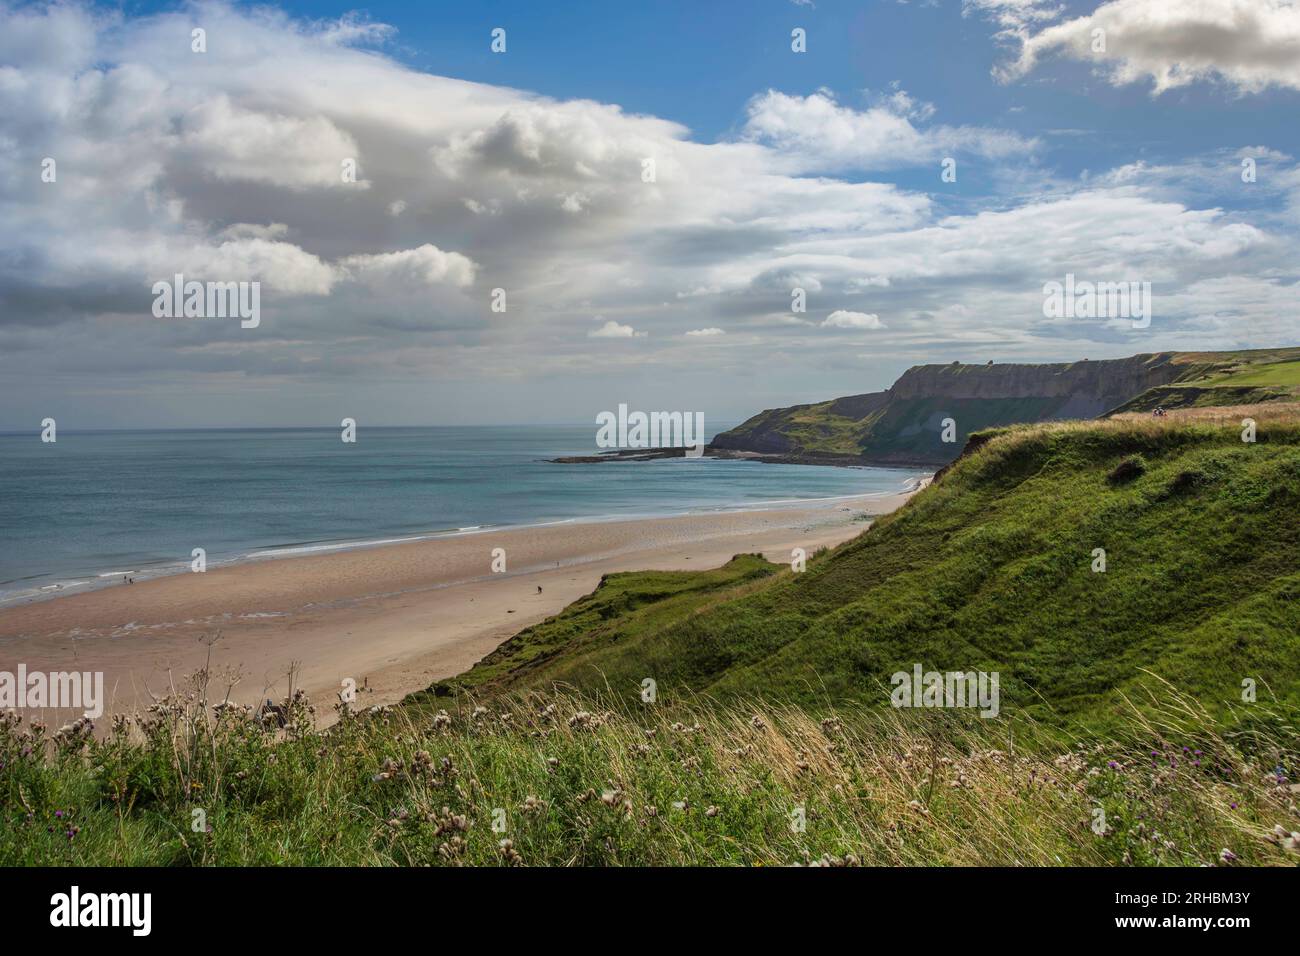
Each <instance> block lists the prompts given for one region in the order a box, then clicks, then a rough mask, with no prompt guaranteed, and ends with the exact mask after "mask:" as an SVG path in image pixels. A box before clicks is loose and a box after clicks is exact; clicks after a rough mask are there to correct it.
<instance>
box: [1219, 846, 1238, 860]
mask: <svg viewBox="0 0 1300 956" xmlns="http://www.w3.org/2000/svg"><path fill="white" fill-rule="evenodd" d="M1219 859H1220V860H1222V861H1223V862H1224V863H1231V862H1232V861H1233V860H1235V859H1237V854H1235V853H1233V852H1232V851H1231V850H1229V849H1228V848H1227V847H1224V848H1223V849H1222V850H1220V851H1219Z"/></svg>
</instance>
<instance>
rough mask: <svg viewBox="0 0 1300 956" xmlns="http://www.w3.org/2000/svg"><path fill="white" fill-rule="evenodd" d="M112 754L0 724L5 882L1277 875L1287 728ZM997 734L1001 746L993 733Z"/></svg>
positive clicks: (349, 736)
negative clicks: (1147, 871)
mask: <svg viewBox="0 0 1300 956" xmlns="http://www.w3.org/2000/svg"><path fill="white" fill-rule="evenodd" d="M203 686H204V682H203V680H202V679H201V678H200V679H199V680H198V681H196V683H195V685H194V687H193V688H192V689H191V690H190V691H189V692H187V693H185V694H183V695H179V696H177V697H173V698H170V699H168V700H167V701H164V702H162V703H161V704H160V705H159V707H156V708H155V709H154V711H153V712H152V713H151V714H149V715H147V716H145V717H144V718H143V719H141V720H138V721H119V722H117V724H116V726H115V727H114V730H113V732H112V733H111V734H110V735H109V736H108V737H107V738H105V739H102V740H96V739H94V737H93V736H92V735H89V734H85V733H73V734H64V735H62V736H61V737H60V738H59V739H58V740H57V741H54V740H51V738H50V736H49V734H48V733H47V732H46V731H45V730H44V729H43V728H39V727H32V726H25V725H23V724H21V723H19V722H17V721H15V720H14V719H12V718H8V717H6V718H3V719H0V764H2V765H3V768H4V769H3V774H0V816H2V817H3V825H0V865H5V866H15V865H68V866H96V865H152V866H184V865H255V866H279V865H286V864H292V865H309V866H315V865H353V866H355V865H362V866H424V865H432V866H457V865H479V866H503V865H551V866H572V865H579V866H604V865H642V866H653V865H672V866H692V865H745V866H782V865H789V864H800V865H803V864H815V865H832V866H833V865H854V864H876V865H911V866H932V865H942V864H949V865H972V864H980V865H1088V866H1097V865H1142V866H1147V865H1187V866H1195V865H1202V864H1212V865H1221V864H1222V863H1223V862H1224V857H1223V851H1224V850H1228V851H1230V852H1231V854H1233V855H1234V856H1235V859H1232V858H1231V857H1230V858H1229V860H1231V862H1233V863H1234V864H1235V865H1294V864H1295V862H1296V861H1297V860H1300V856H1298V855H1297V852H1296V849H1295V847H1296V845H1297V838H1300V834H1296V835H1295V836H1294V837H1293V836H1292V835H1291V834H1292V832H1293V831H1296V830H1297V829H1300V814H1298V813H1297V811H1296V807H1295V804H1294V797H1293V795H1292V794H1291V793H1290V792H1289V791H1288V789H1287V787H1286V780H1285V779H1284V778H1279V776H1278V774H1277V773H1276V772H1274V769H1273V768H1275V767H1277V766H1279V765H1285V766H1294V764H1295V761H1296V759H1297V753H1296V750H1295V747H1294V743H1295V734H1294V729H1293V728H1292V727H1290V726H1289V725H1287V724H1285V723H1284V722H1279V721H1277V720H1272V719H1271V720H1270V721H1269V722H1268V723H1267V725H1266V726H1265V725H1261V726H1260V727H1259V728H1257V729H1256V730H1255V731H1254V732H1252V733H1250V734H1245V735H1232V736H1221V735H1217V734H1214V733H1212V732H1207V731H1206V730H1205V729H1204V726H1203V724H1204V720H1203V718H1202V717H1201V716H1200V715H1198V714H1197V713H1196V711H1195V709H1194V706H1192V705H1190V704H1189V703H1188V702H1185V701H1179V700H1173V701H1171V702H1170V703H1171V706H1170V707H1169V708H1168V709H1169V713H1168V715H1167V719H1158V720H1156V721H1155V722H1148V721H1144V720H1137V719H1135V720H1133V721H1132V722H1131V723H1130V724H1129V725H1128V728H1127V729H1128V733H1126V735H1125V736H1123V737H1120V738H1116V739H1108V740H1097V739H1092V738H1085V739H1080V740H1079V741H1077V742H1076V743H1074V744H1071V745H1069V746H1061V747H1054V746H1052V745H1051V744H1044V743H1043V742H1042V741H1040V740H1038V739H1037V738H1036V736H1035V734H1034V733H1033V728H1032V727H1023V728H1021V729H1020V730H1019V731H1018V732H1016V733H1011V732H1010V731H1009V730H1008V728H1006V727H1004V726H997V727H992V726H990V722H988V721H981V720H980V719H979V718H978V717H975V716H973V715H971V714H969V713H966V714H962V713H954V712H951V711H950V712H934V711H906V712H903V711H890V712H887V713H885V714H880V713H877V712H873V711H869V710H864V709H861V708H850V709H847V710H845V711H842V712H838V713H830V714H826V715H825V716H824V717H823V719H820V720H819V719H817V718H814V717H812V716H810V715H809V714H808V713H807V712H806V711H804V710H802V709H799V708H791V707H758V706H737V707H720V706H714V705H706V704H703V703H695V704H691V705H676V706H671V705H666V704H656V705H648V704H638V705H635V706H633V707H629V706H627V705H626V703H625V702H614V703H612V704H608V703H607V702H605V701H601V700H591V699H586V700H584V699H577V698H573V697H571V696H568V695H557V696H547V697H542V698H536V697H514V698H506V699H500V700H498V701H497V702H496V703H494V704H493V706H492V707H490V708H482V707H475V706H473V705H472V703H471V702H469V701H468V700H464V701H462V702H461V704H462V706H459V707H457V706H452V707H450V709H449V712H444V713H434V714H425V715H422V716H420V717H419V718H416V717H415V716H413V714H412V712H411V711H409V710H393V711H383V712H376V713H370V712H368V713H365V714H361V715H349V714H346V713H345V714H344V715H343V717H342V719H341V720H340V722H339V723H338V724H336V725H335V726H334V727H332V728H331V729H330V730H329V731H328V732H320V731H316V730H312V729H310V726H311V717H310V714H309V713H307V708H308V706H309V705H308V704H307V702H306V701H305V700H304V699H302V698H298V699H296V700H295V701H293V702H292V703H289V702H286V703H289V711H290V713H291V715H292V718H293V719H292V721H291V723H290V726H289V727H288V728H287V729H286V730H284V731H280V730H276V729H274V727H270V726H266V725H263V724H260V723H259V722H257V721H256V720H255V719H253V718H252V717H251V716H250V715H249V714H248V713H247V712H246V711H236V712H228V713H226V714H225V715H224V716H222V717H221V718H220V719H217V718H214V717H213V716H212V711H211V708H210V707H208V706H206V705H207V704H208V703H210V701H207V700H206V699H205V694H204V692H203ZM993 723H996V722H993Z"/></svg>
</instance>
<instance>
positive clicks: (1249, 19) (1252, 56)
mask: <svg viewBox="0 0 1300 956" xmlns="http://www.w3.org/2000/svg"><path fill="white" fill-rule="evenodd" d="M966 6H967V8H968V9H971V8H975V9H978V10H980V11H982V12H985V13H992V14H993V15H995V17H996V18H997V20H998V22H999V23H1002V24H1003V25H1004V26H1005V25H1008V24H1009V23H1010V24H1013V26H1014V28H1015V29H1014V30H1013V33H1014V34H1015V36H1016V38H1017V39H1018V40H1019V41H1020V44H1021V46H1020V55H1019V57H1018V58H1017V59H1016V60H1015V61H1014V62H1012V63H1010V64H1008V65H1006V66H1005V67H1003V68H1002V69H1001V70H1000V75H1001V76H1002V77H1003V78H1004V79H1015V78H1018V77H1021V76H1024V75H1025V74H1027V73H1029V72H1030V71H1032V70H1033V69H1034V68H1035V67H1036V66H1037V65H1038V64H1039V63H1040V62H1041V61H1043V60H1044V59H1046V58H1048V57H1050V56H1052V55H1060V56H1064V57H1067V58H1070V59H1074V60H1081V61H1084V62H1088V63H1093V64H1095V65H1096V67H1097V69H1098V70H1099V72H1101V73H1102V74H1103V75H1104V76H1105V77H1106V78H1107V79H1108V80H1109V82H1111V83H1112V84H1114V85H1117V86H1118V85H1124V84H1130V83H1139V82H1149V83H1150V84H1151V88H1152V92H1153V94H1156V95H1158V94H1160V93H1164V92H1166V91H1168V90H1172V89H1177V88H1179V87H1183V86H1187V85H1188V84H1190V83H1195V82H1198V81H1214V82H1219V83H1222V84H1224V85H1225V86H1227V87H1228V88H1229V89H1231V90H1233V91H1234V92H1236V93H1241V94H1245V93H1258V92H1261V91H1262V90H1265V89H1267V88H1269V87H1283V88H1287V89H1300V7H1297V6H1296V5H1295V4H1293V3H1292V2H1290V0H1112V2H1110V3H1104V4H1102V5H1101V6H1099V7H1097V9H1096V10H1094V11H1093V12H1092V13H1090V14H1087V15H1085V16H1081V17H1075V18H1072V19H1069V20H1065V21H1063V22H1060V23H1055V24H1052V25H1050V26H1042V27H1041V28H1040V29H1038V30H1037V31H1036V32H1035V30H1034V26H1035V25H1037V24H1038V22H1039V21H1041V20H1050V19H1055V18H1056V17H1057V16H1058V15H1059V14H1060V8H1058V7H1054V6H1050V5H1047V4H1043V3H1035V2H1032V0H1023V2H1017V0H966ZM1099 31H1100V32H1099ZM1100 37H1104V48H1102V44H1101V43H1099V42H1098V41H1099V38H1100Z"/></svg>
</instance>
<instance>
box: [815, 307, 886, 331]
mask: <svg viewBox="0 0 1300 956" xmlns="http://www.w3.org/2000/svg"><path fill="white" fill-rule="evenodd" d="M884 327H885V323H883V322H881V321H880V316H878V315H874V314H870V313H866V312H850V311H849V310H847V309H836V310H835V311H834V312H832V313H831V314H830V315H828V316H826V318H825V319H823V320H822V328H824V329H828V328H829V329H883V328H884Z"/></svg>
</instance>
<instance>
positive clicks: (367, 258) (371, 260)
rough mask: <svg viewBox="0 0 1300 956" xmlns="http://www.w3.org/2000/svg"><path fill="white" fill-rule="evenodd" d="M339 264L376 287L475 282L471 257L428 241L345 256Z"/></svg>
mask: <svg viewBox="0 0 1300 956" xmlns="http://www.w3.org/2000/svg"><path fill="white" fill-rule="evenodd" d="M339 264H340V265H341V266H342V268H343V269H344V271H345V272H347V273H349V274H350V275H352V276H354V277H356V278H358V279H360V280H361V281H363V282H365V283H366V284H368V285H370V286H375V287H381V286H385V285H400V284H423V285H440V284H443V283H446V284H448V285H453V286H458V287H461V288H464V287H465V286H468V285H471V284H472V283H473V282H474V271H475V266H474V263H473V261H472V260H470V259H469V258H467V257H466V256H463V255H461V254H460V253H458V252H443V251H442V250H441V249H439V248H438V247H437V246H434V245H430V244H429V243H427V242H426V243H425V244H424V245H422V246H419V247H417V248H415V249H403V250H401V251H400V252H384V253H380V254H379V255H361V256H347V257H346V258H344V259H342V260H341V261H340V263H339Z"/></svg>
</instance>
